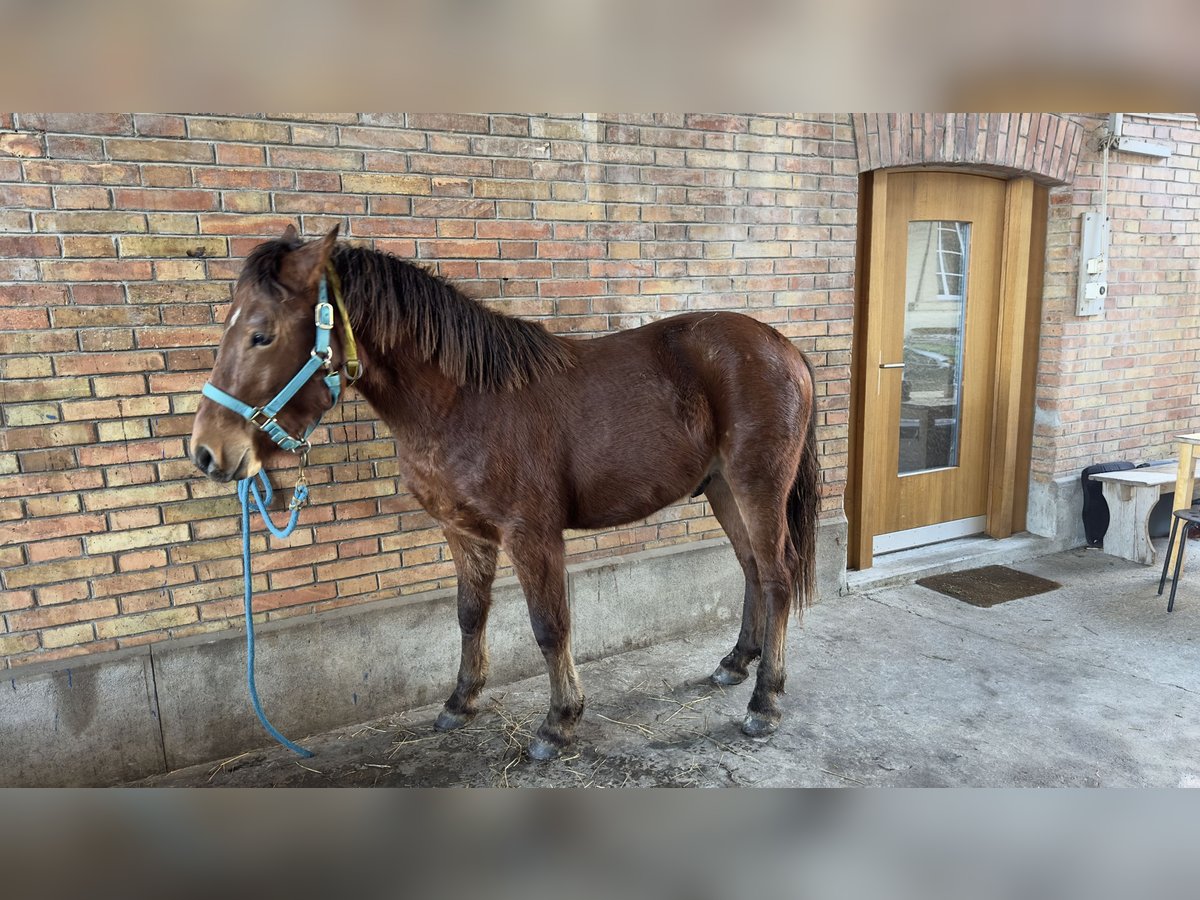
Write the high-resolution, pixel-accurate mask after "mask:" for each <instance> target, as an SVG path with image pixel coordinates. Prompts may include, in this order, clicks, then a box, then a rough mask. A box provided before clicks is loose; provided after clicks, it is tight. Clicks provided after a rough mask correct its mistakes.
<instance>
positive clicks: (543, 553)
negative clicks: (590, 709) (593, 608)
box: [505, 532, 583, 760]
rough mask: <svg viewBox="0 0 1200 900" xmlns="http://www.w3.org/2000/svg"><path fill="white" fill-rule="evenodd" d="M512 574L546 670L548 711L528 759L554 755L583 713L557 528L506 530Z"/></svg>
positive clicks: (560, 534) (566, 740)
mask: <svg viewBox="0 0 1200 900" xmlns="http://www.w3.org/2000/svg"><path fill="white" fill-rule="evenodd" d="M506 539H507V540H506V544H505V549H506V550H507V551H508V555H509V556H510V557H512V561H513V567H514V568H515V569H516V570H517V578H518V579H519V580H520V582H521V588H522V589H523V590H524V592H525V602H526V603H527V604H528V606H529V621H530V622H531V624H532V625H533V635H534V638H535V639H536V640H537V643H538V647H540V648H541V650H542V656H544V657H545V659H546V668H547V669H548V670H549V673H550V712H549V713H547V715H546V721H544V722H543V723H542V725H541V727H540V728H539V729H538V730H537V735H536V736H535V737H534V739H533V740H532V741H531V742H530V744H529V755H530V756H531V757H533V758H534V759H540V760H546V759H554V758H555V757H556V756H558V755H559V754H560V753H561V752H562V750H563V748H564V747H566V746H567V745H568V744H570V743H571V740H572V738H573V737H574V734H575V725H576V723H577V722H578V721H579V717H580V716H581V715H582V714H583V691H582V690H581V689H580V687H579V676H578V674H577V673H576V672H575V661H574V659H572V657H571V611H570V608H569V607H568V606H567V590H566V569H565V568H564V565H563V540H562V533H561V532H554V533H550V534H540V535H533V534H529V533H525V532H517V533H514V534H511V535H506Z"/></svg>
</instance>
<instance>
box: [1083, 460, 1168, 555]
mask: <svg viewBox="0 0 1200 900" xmlns="http://www.w3.org/2000/svg"><path fill="white" fill-rule="evenodd" d="M1176 475H1177V473H1176V467H1175V466H1172V465H1166V466H1148V467H1147V468H1145V469H1126V470H1125V471H1124V472H1103V473H1101V474H1099V475H1092V476H1091V479H1092V481H1099V482H1100V485H1101V489H1102V490H1103V492H1104V502H1105V503H1107V504H1108V517H1109V518H1108V531H1107V532H1106V533H1105V535H1104V552H1105V553H1110V554H1112V555H1113V556H1119V557H1121V558H1122V559H1131V560H1133V561H1134V562H1139V563H1142V564H1143V565H1147V566H1152V565H1154V564H1155V557H1156V555H1157V554H1156V553H1155V551H1154V544H1152V543H1151V542H1150V512H1151V510H1153V509H1154V507H1155V505H1156V504H1157V503H1158V500H1159V498H1160V497H1161V496H1162V495H1163V494H1169V493H1171V492H1172V491H1174V490H1175V481H1176ZM1175 505H1176V506H1179V507H1181V508H1182V507H1183V506H1191V498H1188V500H1187V501H1186V502H1184V503H1182V504H1179V503H1177V504H1175Z"/></svg>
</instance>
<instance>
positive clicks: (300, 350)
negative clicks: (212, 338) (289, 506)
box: [190, 225, 342, 481]
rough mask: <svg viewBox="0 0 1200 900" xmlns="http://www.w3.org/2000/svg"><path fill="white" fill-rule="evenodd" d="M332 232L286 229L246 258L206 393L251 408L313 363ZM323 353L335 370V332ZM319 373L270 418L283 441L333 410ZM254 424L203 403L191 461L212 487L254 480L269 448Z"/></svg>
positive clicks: (207, 400) (207, 401)
mask: <svg viewBox="0 0 1200 900" xmlns="http://www.w3.org/2000/svg"><path fill="white" fill-rule="evenodd" d="M337 231H338V229H337V226H336V225H335V226H334V228H333V229H332V230H331V231H330V232H329V234H327V235H325V237H323V238H322V239H320V240H317V241H310V242H308V243H305V242H302V241H301V240H300V239H299V237H298V236H297V234H296V229H295V228H293V227H292V226H291V225H289V226H288V228H287V231H285V232H284V234H283V237H281V238H278V239H276V240H273V241H267V242H266V243H263V244H260V245H259V246H258V247H256V248H255V249H254V251H253V252H252V253H251V254H250V256H249V257H248V258H247V260H246V264H245V266H244V267H243V268H242V273H241V276H240V277H239V278H238V282H237V286H236V288H235V289H234V294H233V305H232V307H231V308H230V311H229V316H228V318H227V319H226V323H225V334H224V335H223V336H222V338H221V344H220V347H219V348H218V350H217V360H216V364H215V365H214V366H213V371H212V376H211V377H210V379H209V383H210V384H211V385H212V386H213V387H215V388H218V389H219V390H220V391H221V392H224V394H226V395H228V396H229V397H232V398H236V400H237V401H240V402H241V403H242V404H245V405H246V406H248V407H253V408H256V409H257V408H260V407H262V406H264V405H266V404H268V403H270V402H271V400H272V399H273V398H274V397H275V396H276V395H277V394H278V393H279V392H280V390H281V389H282V388H283V387H284V386H285V385H287V384H288V382H290V381H291V379H292V378H293V377H294V376H295V375H296V374H297V373H298V372H299V371H300V370H301V369H302V368H303V367H304V365H305V364H306V363H307V362H308V361H309V360H310V359H311V358H312V354H313V348H314V346H315V340H316V333H317V326H316V322H315V321H314V315H315V310H316V306H317V298H318V288H319V285H320V281H321V276H322V273H323V272H324V271H325V267H326V263H327V262H328V261H329V257H330V254H331V253H332V251H333V244H334V240H335V239H336V238H337ZM331 324H332V323H331ZM330 347H331V350H332V359H333V363H334V364H335V365H336V364H337V363H338V362H340V360H341V352H342V351H341V345H340V341H339V337H338V334H337V329H334V330H333V331H332V332H331V344H330ZM323 374H325V373H324V371H323V370H319V372H318V373H314V375H313V376H312V378H310V379H309V380H308V381H307V383H305V384H304V386H303V387H302V388H301V389H300V390H299V392H298V393H297V394H296V395H295V396H294V397H292V398H291V399H290V400H289V401H287V403H286V404H285V405H284V406H283V408H282V410H280V411H279V413H278V415H277V416H276V421H277V422H278V424H279V425H280V426H281V427H282V428H283V429H284V430H285V431H286V432H287V433H288V434H290V435H302V434H303V433H304V431H305V429H307V428H308V426H310V425H311V424H312V423H314V422H315V421H316V420H317V418H318V417H319V416H320V415H321V413H323V412H325V410H327V409H328V408H329V407H330V406H331V405H332V400H331V397H330V390H329V388H328V387H327V386H326V385H325V383H324V382H323V381H322V379H321V378H320V377H319V375H323ZM258 424H260V423H251V422H250V421H248V420H247V419H246V418H244V417H243V416H242V415H239V414H238V413H237V412H235V411H233V410H232V409H229V408H227V407H226V406H225V405H222V404H221V403H218V402H215V401H214V400H213V399H210V398H209V397H208V396H205V397H203V398H202V399H201V401H200V406H199V408H198V409H197V410H196V418H195V421H194V423H193V425H192V440H191V445H190V446H191V454H192V461H193V462H194V463H195V464H196V465H197V466H198V467H199V469H200V471H201V472H203V473H204V474H205V475H207V476H208V477H209V478H211V479H213V480H214V481H231V480H234V479H242V478H249V477H251V476H253V475H256V474H258V471H259V470H260V469H261V468H262V461H263V459H264V458H265V457H266V456H267V455H268V454H269V453H270V452H272V450H274V449H275V447H274V445H273V444H272V442H271V440H270V439H269V438H268V437H267V435H266V434H265V433H264V432H263V431H261V430H260V428H259V427H258Z"/></svg>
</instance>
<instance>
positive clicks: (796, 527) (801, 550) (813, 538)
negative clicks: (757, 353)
mask: <svg viewBox="0 0 1200 900" xmlns="http://www.w3.org/2000/svg"><path fill="white" fill-rule="evenodd" d="M804 365H805V366H806V367H807V368H808V380H809V384H810V385H811V391H812V403H811V405H810V407H809V413H808V431H807V433H806V434H805V436H804V451H803V453H802V455H801V457H800V465H799V467H798V468H797V469H796V480H795V481H794V482H792V489H791V491H790V492H789V493H788V503H787V520H788V531H789V533H790V534H791V538H792V547H793V548H795V551H796V561H795V570H794V571H793V572H792V580H793V582H794V583H795V591H796V596H795V606H796V613H797V615H799V614H802V613H803V611H804V607H806V606H810V605H812V602H813V599H814V598H815V597H816V592H817V519H818V518H819V516H820V512H821V465H820V463H819V462H818V461H817V391H816V385H817V382H816V376H815V374H814V373H813V367H812V363H811V362H809V361H808V357H807V356H805V357H804Z"/></svg>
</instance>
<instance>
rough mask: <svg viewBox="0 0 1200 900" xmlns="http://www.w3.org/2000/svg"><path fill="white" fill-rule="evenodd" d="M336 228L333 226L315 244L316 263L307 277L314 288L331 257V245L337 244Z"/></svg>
mask: <svg viewBox="0 0 1200 900" xmlns="http://www.w3.org/2000/svg"><path fill="white" fill-rule="evenodd" d="M339 227H340V226H338V225H337V224H335V225H334V226H333V227H332V228H330V229H329V233H328V234H326V235H325V237H323V238H321V240H320V241H318V242H317V261H316V264H315V265H314V266H313V268H312V272H311V273H310V275H309V279H308V280H309V284H310V286H315V285H316V283H317V282H318V281H320V280H321V275H322V274H324V272H325V266H326V264H328V262H329V258H330V257H331V256H333V245H334V244H335V243H336V242H337V236H338V228H339Z"/></svg>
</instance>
